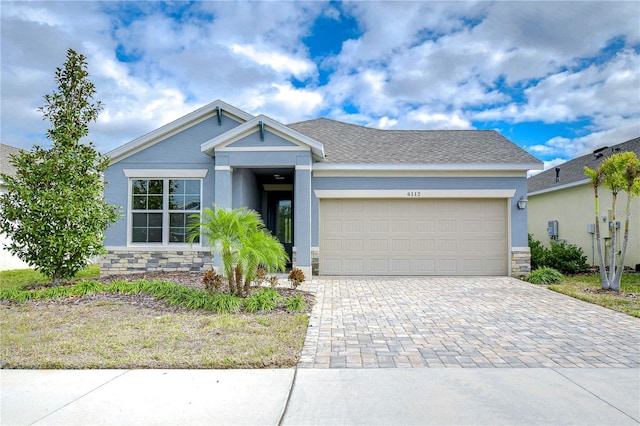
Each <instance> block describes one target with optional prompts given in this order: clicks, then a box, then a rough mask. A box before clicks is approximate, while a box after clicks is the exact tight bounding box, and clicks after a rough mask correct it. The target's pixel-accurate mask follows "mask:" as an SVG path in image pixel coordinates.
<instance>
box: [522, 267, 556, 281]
mask: <svg viewBox="0 0 640 426" xmlns="http://www.w3.org/2000/svg"><path fill="white" fill-rule="evenodd" d="M563 278H564V277H563V276H562V274H561V273H560V272H558V271H557V270H555V269H553V268H548V267H543V268H540V269H536V270H535V271H533V272H531V274H529V275H528V276H527V277H526V278H525V280H526V281H529V282H530V283H533V284H558V283H560V282H562V280H563Z"/></svg>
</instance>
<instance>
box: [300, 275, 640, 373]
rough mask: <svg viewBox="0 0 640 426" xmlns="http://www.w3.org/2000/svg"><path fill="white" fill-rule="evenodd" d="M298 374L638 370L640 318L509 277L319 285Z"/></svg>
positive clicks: (333, 280) (330, 280) (340, 280)
mask: <svg viewBox="0 0 640 426" xmlns="http://www.w3.org/2000/svg"><path fill="white" fill-rule="evenodd" d="M304 289H305V290H309V291H311V292H314V293H315V294H316V298H317V300H316V305H315V306H314V308H313V312H312V315H311V318H310V323H309V329H308V331H307V337H306V340H305V344H304V348H303V351H302V356H301V359H300V363H299V364H298V367H300V368H392V367H398V368H419V367H446V368H458V367H463V368H504V367H506V368H527V367H537V368H566V367H569V368H572V367H586V368H589V367H597V368H604V367H613V368H629V367H634V368H638V367H640V345H639V344H638V342H640V319H638V318H633V317H630V316H628V315H625V314H622V313H618V312H615V311H612V310H609V309H606V308H603V307H600V306H596V305H592V304H590V303H586V302H582V301H579V300H576V299H573V298H571V297H568V296H565V295H562V294H558V293H555V292H552V291H550V290H547V289H546V288H544V287H541V286H536V285H533V284H529V283H526V282H523V281H520V280H517V279H513V278H508V277H472V278H469V277H399V278H377V277H316V278H314V281H313V282H312V283H310V284H305V287H304Z"/></svg>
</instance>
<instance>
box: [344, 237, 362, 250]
mask: <svg viewBox="0 0 640 426" xmlns="http://www.w3.org/2000/svg"><path fill="white" fill-rule="evenodd" d="M342 247H343V248H342V250H343V251H344V252H346V253H349V252H356V253H361V252H362V251H363V250H364V242H363V241H362V240H360V239H357V240H344V242H343V244H342Z"/></svg>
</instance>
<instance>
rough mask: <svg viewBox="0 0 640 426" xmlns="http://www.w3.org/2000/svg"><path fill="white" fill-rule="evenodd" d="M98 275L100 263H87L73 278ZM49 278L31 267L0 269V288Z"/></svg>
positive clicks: (48, 281)
mask: <svg viewBox="0 0 640 426" xmlns="http://www.w3.org/2000/svg"><path fill="white" fill-rule="evenodd" d="M99 275H100V265H89V266H87V267H86V268H85V269H83V270H82V271H80V272H78V273H77V274H76V276H75V279H90V278H96V277H98V276H99ZM50 282H51V280H50V279H49V278H47V277H46V276H44V275H42V274H41V273H40V272H37V271H34V270H33V269H14V270H12V271H0V290H8V289H12V288H22V287H24V286H29V285H39V284H47V283H50Z"/></svg>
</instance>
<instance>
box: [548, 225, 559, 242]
mask: <svg viewBox="0 0 640 426" xmlns="http://www.w3.org/2000/svg"><path fill="white" fill-rule="evenodd" d="M547 235H548V236H549V238H551V239H552V240H557V239H558V221H557V220H550V221H549V222H547Z"/></svg>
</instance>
